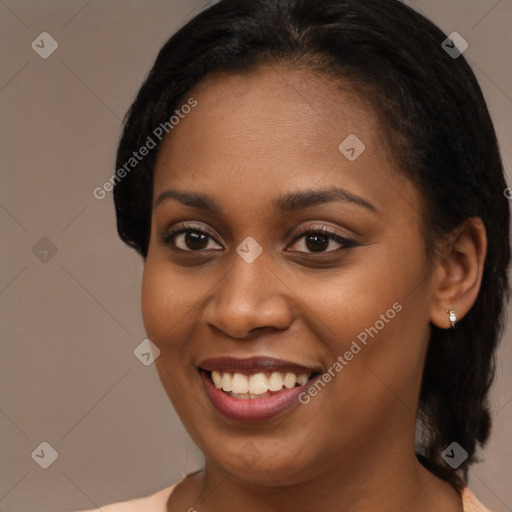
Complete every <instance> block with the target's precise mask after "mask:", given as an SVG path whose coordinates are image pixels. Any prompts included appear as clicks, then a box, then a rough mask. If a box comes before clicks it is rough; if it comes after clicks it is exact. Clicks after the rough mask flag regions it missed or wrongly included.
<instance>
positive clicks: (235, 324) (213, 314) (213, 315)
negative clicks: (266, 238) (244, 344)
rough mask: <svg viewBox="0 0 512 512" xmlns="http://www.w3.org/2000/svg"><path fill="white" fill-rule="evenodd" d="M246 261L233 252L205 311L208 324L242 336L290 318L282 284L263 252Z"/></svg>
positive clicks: (282, 324)
mask: <svg viewBox="0 0 512 512" xmlns="http://www.w3.org/2000/svg"><path fill="white" fill-rule="evenodd" d="M240 245H241V248H242V249H243V248H245V246H244V244H240ZM248 261H250V260H246V259H244V258H243V256H240V255H239V254H236V255H234V257H233V260H232V261H231V262H230V264H231V265H232V266H231V269H230V271H229V272H228V273H227V274H226V275H225V277H224V278H223V279H222V280H221V281H220V283H219V284H218V286H217V287H216V290H215V293H214V294H213V296H212V298H211V301H210V303H209V304H208V306H207V308H206V313H205V321H206V322H207V323H208V324H210V325H215V326H216V327H218V328H219V329H221V330H223V331H225V332H226V333H227V334H229V335H230V336H233V337H240V338H241V337H244V336H245V335H246V334H247V333H248V332H249V331H250V330H252V329H256V328H259V327H275V328H277V329H283V328H285V327H287V326H288V325H289V323H290V321H291V311H290V305H289V304H288V302H287V300H286V297H285V296H284V294H283V293H282V292H283V285H282V283H281V281H280V280H279V279H277V278H276V276H275V273H274V272H273V271H272V270H271V269H270V267H269V262H268V258H267V257H266V255H265V254H264V253H263V254H260V255H259V256H258V257H257V258H256V259H254V260H253V261H251V262H248Z"/></svg>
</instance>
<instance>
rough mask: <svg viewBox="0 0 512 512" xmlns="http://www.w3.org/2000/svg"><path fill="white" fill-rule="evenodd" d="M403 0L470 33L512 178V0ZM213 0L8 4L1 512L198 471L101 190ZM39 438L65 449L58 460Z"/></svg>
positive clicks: (504, 469) (509, 497)
mask: <svg viewBox="0 0 512 512" xmlns="http://www.w3.org/2000/svg"><path fill="white" fill-rule="evenodd" d="M407 3H408V4H409V5H411V6H412V7H414V8H415V9H418V10H419V11H420V12H422V13H423V14H425V15H426V16H427V17H428V18H430V19H432V20H433V21H434V22H435V23H437V24H438V25H439V26H440V27H441V28H442V29H443V30H444V32H445V33H447V34H450V33H451V32H453V31H456V32H458V33H459V34H461V35H462V36H463V37H464V39H465V40H466V41H467V42H468V43H469V47H468V49H467V50H466V51H465V53H464V55H465V57H466V58H467V59H468V61H469V63H470V64H471V66H472V67H473V69H474V70H475V72H476V75H477V77H478V79H479V81H480V84H481V86H482V88H483V90H484V93H485V96H486V99H487V101H488V105H489V109H490V111H491V114H492V116H493V119H494V122H495V127H496V130H497V133H498V137H499V141H500V145H501V149H502V153H503V159H504V162H505V165H506V167H507V169H508V170H510V168H511V166H510V162H511V155H512V137H511V127H512V123H511V120H512V71H511V70H512V63H511V57H510V49H511V48H512V37H511V30H510V27H512V0H500V1H498V0H415V1H414V2H407ZM204 6H205V3H204V2H200V1H193V0H181V1H178V0H133V1H120V0H108V1H106V0H45V1H37V0H0V34H1V36H0V38H1V39H0V52H1V62H2V66H1V69H0V116H1V144H2V146H1V149H2V150H1V155H2V187H1V189H0V227H1V236H2V243H1V253H0V254H1V268H0V307H1V311H2V321H1V342H2V345H1V353H0V375H1V393H0V434H1V453H0V461H1V462H0V511H3V512H7V511H9V512H21V511H23V512H37V511H38V512H41V511H48V510H53V511H65V510H79V509H81V508H84V509H85V508H92V507H94V506H96V505H103V504H106V503H111V502H116V501H120V500H125V499H129V498H134V497H140V496H144V495H147V494H150V493H152V492H155V491H156V490H158V489H161V488H163V487H165V486H168V485H171V484H172V483H174V482H176V481H177V480H178V479H179V478H180V477H181V476H182V475H183V473H185V472H190V471H193V470H194V469H196V468H199V467H201V464H202V458H201V454H200V452H199V451H198V450H197V448H195V447H194V445H193V443H192V442H191V441H190V439H189V437H188V436H187V434H186V432H185V431H184V429H183V427H182V426H181V423H180V421H179V419H178V418H177V416H176V414H175V412H174V410H173V408H172V405H171V404H170V402H169V401H168V399H167V396H166V395H165V393H164V391H163V389H162V387H161V385H160V382H159V380H158V377H157V374H156V370H155V368H154V365H150V366H145V365H144V364H142V363H141V362H140V361H139V359H137V358H136V357H135V355H134V350H135V349H136V347H137V346H138V345H139V344H140V343H141V342H142V340H144V338H145V333H144V328H143V325H142V320H141V314H140V303H139V301H140V297H139V295H140V278H141V272H142V260H141V258H140V257H139V256H138V255H137V254H136V253H135V252H134V251H132V250H130V249H129V248H127V247H126V246H125V245H124V244H122V243H121V242H120V240H119V239H118V237H117V232H116V228H115V216H114V208H113V202H112V194H111V192H110V193H107V197H105V199H103V200H98V199H96V198H95V197H94V196H93V190H94V189H95V188H96V187H98V186H101V185H102V184H103V183H104V182H105V181H106V180H107V179H108V178H109V177H110V176H111V175H112V173H113V171H114V158H115V151H116V145H117V142H118V138H119V134H120V127H121V121H122V118H123V116H124V114H125V112H126V110H127V108H128V107H129V105H130V103H131V101H132V100H133V98H134V95H135V94H136V92H137V91H138V88H139V86H140V85H141V82H142V80H143V78H144V76H145V75H146V73H147V72H148V71H149V69H150V67H151V65H152V63H153V61H154V58H155V56H156V53H157V51H158V50H159V49H160V47H161V46H162V44H163V43H164V42H165V41H166V40H167V39H168V38H169V37H170V35H171V34H172V33H173V32H174V31H175V30H176V29H177V28H178V27H180V26H181V25H182V24H183V23H184V22H185V21H186V20H188V19H190V18H191V17H192V16H193V15H194V14H196V13H197V12H199V10H201V9H202V8H204ZM43 32H47V33H48V34H49V35H50V36H51V38H53V40H54V41H55V42H56V43H53V42H52V40H51V39H49V37H48V36H47V35H44V36H40V34H41V33H43ZM41 37H43V38H44V41H45V43H44V44H43V43H41V42H40V41H41ZM33 41H35V44H36V45H37V44H38V45H39V46H36V47H35V48H34V46H32V42H33ZM38 41H39V43H38ZM52 44H53V45H55V44H58V47H57V49H56V50H55V51H54V53H52V54H51V55H50V56H49V57H47V58H42V57H41V56H40V53H42V52H43V53H44V51H49V50H50V49H51V47H52V46H51V45H52ZM440 44H441V41H440ZM43 46H44V48H42V47H43ZM507 172H508V171H507ZM508 179H509V183H510V182H511V180H510V174H509V178H508ZM496 200H497V201H500V200H503V201H507V198H506V197H505V196H503V197H498V198H496ZM509 318H510V317H509ZM511 341H512V329H511V328H510V321H509V322H508V327H507V332H506V334H505V339H504V340H503V343H502V345H501V348H500V351H499V354H498V377H497V381H496V385H495V387H494V389H493V394H492V397H491V402H492V411H493V418H494V429H493V435H492V438H491V440H490V442H489V444H488V446H487V447H486V449H485V451H483V452H482V453H481V456H482V460H483V462H482V463H481V464H478V465H476V466H474V468H473V469H472V470H471V479H470V487H471V489H472V490H473V491H474V492H475V494H476V495H477V496H478V497H479V499H480V500H481V501H482V502H483V503H484V504H485V505H486V506H487V507H488V508H490V509H491V510H493V512H505V511H510V510H512V488H511V486H510V482H512V443H511V425H512V372H511V371H510V370H511V369H512V357H511V355H512V349H511ZM41 443H49V445H50V446H51V447H52V449H53V450H55V451H56V452H57V455H58V456H57V458H56V460H55V461H54V462H53V464H51V465H50V466H49V467H48V468H47V469H43V468H42V467H40V465H39V463H41V460H42V457H41V456H40V457H39V458H38V457H37V454H38V453H39V454H40V453H41V449H42V450H43V451H44V450H46V451H45V452H44V453H45V457H51V454H52V453H53V452H52V449H50V448H48V447H47V445H41ZM46 460H47V461H48V460H49V459H48V458H46Z"/></svg>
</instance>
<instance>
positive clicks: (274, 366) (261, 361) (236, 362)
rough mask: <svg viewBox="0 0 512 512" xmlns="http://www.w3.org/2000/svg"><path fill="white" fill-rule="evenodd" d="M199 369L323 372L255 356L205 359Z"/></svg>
mask: <svg viewBox="0 0 512 512" xmlns="http://www.w3.org/2000/svg"><path fill="white" fill-rule="evenodd" d="M198 366H199V368H201V369H202V370H206V371H213V370H217V371H221V372H229V373H247V374H253V373H258V372H272V371H275V372H293V373H295V374H301V373H309V374H311V373H317V372H320V371H321V370H320V369H318V368H317V367H312V366H305V365H303V364H300V363H296V362H293V361H286V360H284V359H277V358H275V357H268V356H254V357H248V358H245V359H238V358H236V357H214V358H210V359H204V360H203V361H201V362H200V363H199V364H198Z"/></svg>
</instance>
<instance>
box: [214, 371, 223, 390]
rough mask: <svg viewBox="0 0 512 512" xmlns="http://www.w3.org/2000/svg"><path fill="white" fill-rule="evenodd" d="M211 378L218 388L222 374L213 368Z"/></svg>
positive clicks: (220, 384) (220, 385)
mask: <svg viewBox="0 0 512 512" xmlns="http://www.w3.org/2000/svg"><path fill="white" fill-rule="evenodd" d="M212 380H213V383H214V384H215V387H216V388H217V389H220V388H221V387H222V375H221V374H220V373H219V372H218V371H217V370H213V372H212Z"/></svg>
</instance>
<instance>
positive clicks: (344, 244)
mask: <svg viewBox="0 0 512 512" xmlns="http://www.w3.org/2000/svg"><path fill="white" fill-rule="evenodd" d="M190 232H192V233H200V234H204V235H207V236H209V237H210V238H212V239H213V240H214V241H215V243H217V244H219V242H217V240H215V237H214V236H213V234H212V233H210V232H208V231H206V230H205V229H204V227H200V226H194V225H188V226H187V227H186V228H182V229H178V230H176V231H171V232H170V233H167V234H165V235H164V236H163V237H162V239H161V243H162V245H169V244H171V243H172V242H173V240H174V238H176V237H177V236H178V235H181V234H183V233H190ZM304 235H324V236H327V237H328V238H329V239H330V240H334V241H335V242H337V243H339V244H341V247H338V248H337V249H334V250H330V251H319V252H318V253H315V252H306V253H305V254H331V253H334V252H337V251H339V250H342V249H349V248H351V247H354V246H356V245H357V244H356V242H355V241H354V240H351V239H350V238H346V237H344V236H341V235H339V234H337V233H335V232H333V231H331V230H329V229H327V228H325V227H323V226H320V227H317V228H306V229H304V230H303V231H301V232H300V233H299V234H298V235H297V236H296V237H295V239H294V240H293V242H292V244H294V243H295V242H297V241H298V240H299V239H300V238H302V237H303V236H304ZM219 245H220V244H219ZM173 248H174V249H176V250H178V251H182V252H190V253H194V252H195V253H200V252H203V251H205V250H207V249H198V250H184V249H179V248H178V247H173ZM215 250H217V249H215ZM292 252H298V253H304V251H292Z"/></svg>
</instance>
